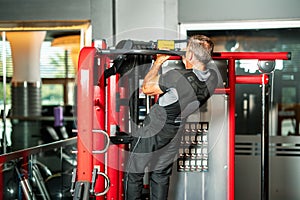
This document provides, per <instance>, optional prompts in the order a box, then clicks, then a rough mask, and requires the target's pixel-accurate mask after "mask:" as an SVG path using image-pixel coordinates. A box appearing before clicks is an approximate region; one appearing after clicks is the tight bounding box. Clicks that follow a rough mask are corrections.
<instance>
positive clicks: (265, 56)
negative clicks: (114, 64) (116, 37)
mask: <svg viewBox="0 0 300 200" xmlns="http://www.w3.org/2000/svg"><path fill="white" fill-rule="evenodd" d="M97 54H98V55H100V54H108V55H119V54H125V55H156V54H168V55H174V56H181V55H185V51H170V50H156V49H115V50H103V49H97ZM212 58H213V59H215V60H228V59H235V60H241V59H255V60H276V59H279V60H290V59H291V53H290V52H215V53H214V54H213V55H212Z"/></svg>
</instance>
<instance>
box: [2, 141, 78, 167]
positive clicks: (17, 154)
mask: <svg viewBox="0 0 300 200" xmlns="http://www.w3.org/2000/svg"><path fill="white" fill-rule="evenodd" d="M76 142H77V137H73V138H68V139H65V140H60V141H56V142H52V143H48V144H42V145H38V146H35V147H30V148H27V149H22V150H18V151H14V152H11V153H6V154H2V155H0V165H1V164H3V163H5V162H8V161H11V160H15V159H18V158H22V157H27V156H30V155H33V154H37V153H41V152H45V151H50V150H53V149H56V148H60V147H64V146H68V145H73V144H76Z"/></svg>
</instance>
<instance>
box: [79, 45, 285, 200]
mask: <svg viewBox="0 0 300 200" xmlns="http://www.w3.org/2000/svg"><path fill="white" fill-rule="evenodd" d="M95 56H96V50H95V48H92V47H91V48H83V50H81V53H80V57H79V70H78V74H79V75H78V98H77V100H78V102H77V105H78V106H77V108H78V166H77V174H78V175H77V176H78V180H84V181H90V180H91V172H92V169H93V165H94V163H93V162H94V161H93V159H92V158H93V155H92V151H91V150H92V148H91V146H92V144H95V143H97V142H100V141H94V143H92V141H93V140H94V139H96V138H93V137H92V136H91V130H92V128H93V127H94V124H93V118H95V116H94V114H92V113H94V112H93V106H94V104H93V102H102V103H99V105H101V106H98V107H97V109H100V107H102V111H103V110H104V108H103V107H105V102H104V101H105V99H103V98H104V97H103V96H106V97H107V100H106V102H107V114H106V116H104V114H103V112H98V113H97V114H96V118H97V120H98V122H99V123H100V124H101V125H100V126H99V127H100V128H101V129H102V128H104V125H103V122H104V121H105V120H106V129H107V131H108V133H109V134H110V135H111V134H114V133H115V132H114V131H115V128H116V126H117V125H120V128H121V129H122V130H125V131H126V124H124V121H123V120H126V119H128V118H126V117H125V118H124V119H120V117H121V118H122V116H123V115H124V113H126V109H125V108H124V107H123V108H122V109H120V111H119V112H120V115H119V113H118V112H117V110H116V94H117V93H119V92H120V96H122V97H125V96H126V91H124V88H119V87H118V79H119V77H118V75H116V76H111V77H110V78H109V79H108V85H107V94H105V92H104V91H105V90H101V91H102V92H100V93H99V94H98V92H97V91H96V92H95V93H96V94H95V96H94V95H92V94H94V88H93V87H92V85H93V81H94V80H93V78H92V77H93V73H94V72H93V70H92V69H93V66H94V57H95ZM97 56H98V55H97ZM106 59H108V58H106ZM106 59H104V60H105V61H104V62H105V64H106V65H107V66H108V67H110V65H109V62H108V60H106ZM174 59H175V58H174ZM176 59H177V58H176ZM213 59H215V60H228V87H226V88H223V89H216V93H225V94H228V96H229V105H228V106H229V113H228V115H229V120H228V129H229V130H228V131H229V133H228V142H229V144H228V182H227V184H228V196H227V198H228V200H234V173H235V168H234V163H235V162H234V159H235V85H236V84H267V83H268V76H265V75H251V76H240V75H236V73H235V61H236V60H241V59H257V60H276V59H280V60H288V59H290V54H289V53H288V52H263V53H257V52H221V53H215V54H214V56H213ZM101 60H103V58H102V59H101ZM101 62H102V61H101ZM103 70H104V69H103V68H101V69H100V71H101V73H102V71H103ZM82 71H85V72H83V73H82ZM87 72H88V73H89V77H90V78H89V79H86V77H83V76H82V74H84V73H87ZM98 73H99V72H98ZM101 73H100V74H101ZM101 83H103V84H104V81H101ZM100 85H101V84H100ZM103 87H104V86H101V87H100V88H102V89H103ZM101 96H102V97H101ZM99 99H101V100H99ZM96 105H98V104H97V103H96ZM100 110H101V109H100ZM100 113H101V114H100ZM122 148H124V146H120V145H119V146H117V145H111V146H110V148H109V150H108V153H107V156H108V157H107V159H108V160H107V166H106V167H107V173H108V176H109V177H110V181H111V188H110V190H109V192H108V193H107V197H106V198H107V199H111V200H112V199H114V200H118V199H120V200H121V199H122V198H123V191H122V167H123V164H124V163H123V159H124V158H123V156H122V150H121V151H120V149H122ZM100 160H102V159H100ZM103 168H104V167H103ZM101 184H104V183H103V182H102V183H101ZM101 184H100V186H99V187H103V185H101Z"/></svg>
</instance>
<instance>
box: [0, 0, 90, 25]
mask: <svg viewBox="0 0 300 200" xmlns="http://www.w3.org/2000/svg"><path fill="white" fill-rule="evenodd" d="M90 2H91V1H90V0H63V1H61V0H51V1H48V0H26V1H19V0H0V21H10V20H18V21H27V20H86V19H90V6H91V3H90Z"/></svg>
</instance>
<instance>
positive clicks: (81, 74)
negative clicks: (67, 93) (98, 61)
mask: <svg viewBox="0 0 300 200" xmlns="http://www.w3.org/2000/svg"><path fill="white" fill-rule="evenodd" d="M94 57H95V48H93V47H84V48H83V49H82V50H81V51H80V55H79V69H78V72H77V76H78V84H77V119H78V122H79V123H78V124H77V126H78V128H77V129H78V133H77V139H78V141H77V148H78V153H77V160H78V162H77V182H79V183H80V182H90V181H91V179H92V171H93V155H92V147H93V146H92V145H93V133H92V130H93V113H94V110H93V109H94V107H93V106H94V101H93V100H94V86H93V85H94V80H93V79H94V77H93V66H94ZM79 185H80V184H79Z"/></svg>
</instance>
